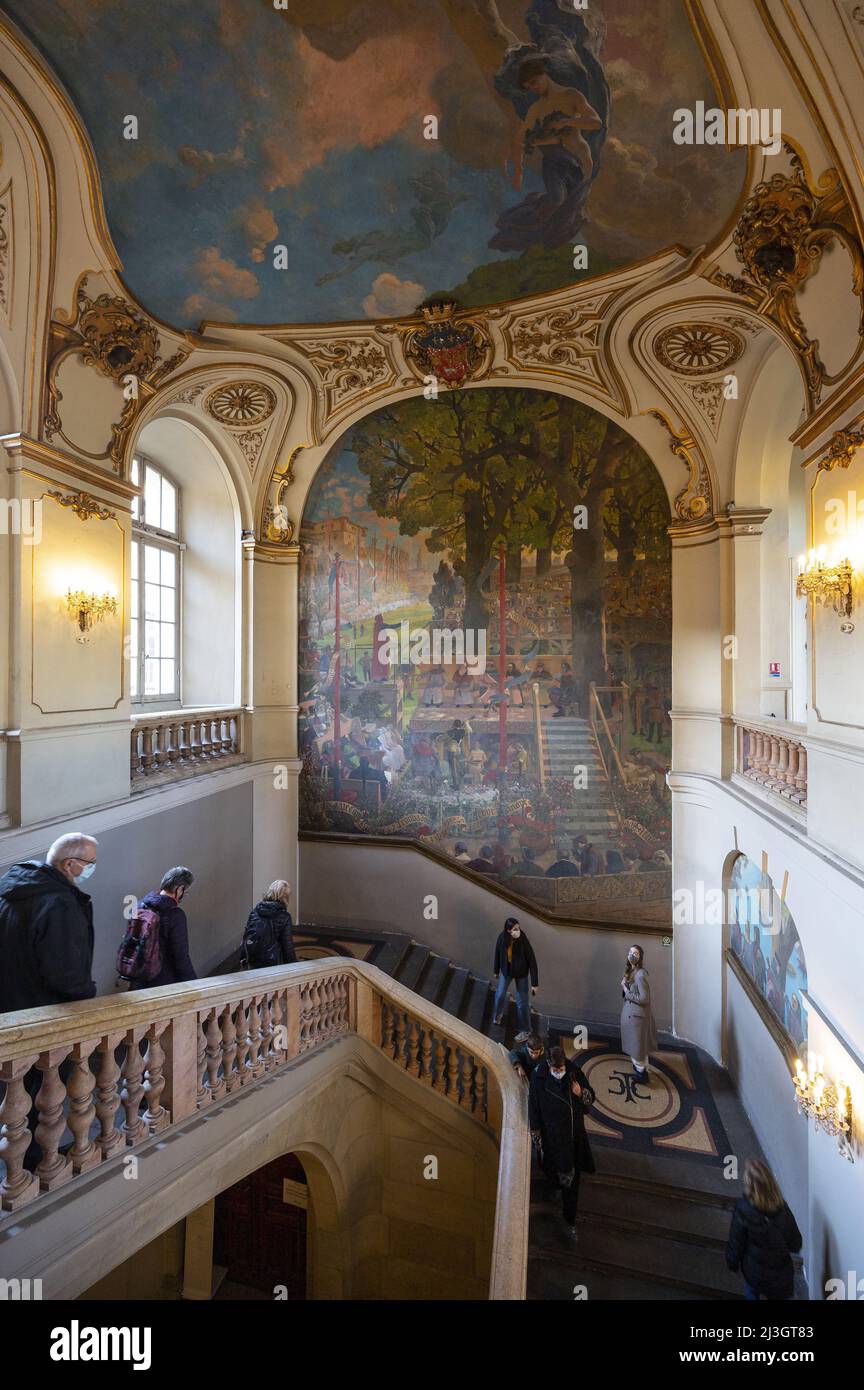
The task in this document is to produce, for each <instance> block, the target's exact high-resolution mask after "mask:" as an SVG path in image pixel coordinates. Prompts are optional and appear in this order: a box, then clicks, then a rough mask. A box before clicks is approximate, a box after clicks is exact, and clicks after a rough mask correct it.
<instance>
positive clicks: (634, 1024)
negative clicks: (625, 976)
mask: <svg viewBox="0 0 864 1390" xmlns="http://www.w3.org/2000/svg"><path fill="white" fill-rule="evenodd" d="M656 1049H657V1029H656V1028H655V1026H654V1015H653V1014H652V1012H651V986H650V985H649V983H648V971H647V970H645V969H644V968H643V967H642V966H641V965H640V967H639V969H638V970H634V972H633V974H632V975H631V977H630V983H629V985H628V986H627V987H626V989H625V990H624V1005H623V1008H622V1009H621V1050H622V1052H625V1053H626V1054H627V1056H628V1057H635V1058H636V1059H637V1061H640V1062H641V1061H642V1060H643V1059H644V1058H646V1057H647V1056H648V1055H649V1053H651V1052H655V1051H656Z"/></svg>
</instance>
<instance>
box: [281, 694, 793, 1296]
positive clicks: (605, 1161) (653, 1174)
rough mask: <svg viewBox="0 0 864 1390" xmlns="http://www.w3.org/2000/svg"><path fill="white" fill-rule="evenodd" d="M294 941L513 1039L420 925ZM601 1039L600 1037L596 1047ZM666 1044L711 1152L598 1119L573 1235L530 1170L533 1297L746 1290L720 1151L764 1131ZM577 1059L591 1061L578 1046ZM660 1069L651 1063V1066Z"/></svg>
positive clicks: (747, 1147)
mask: <svg viewBox="0 0 864 1390" xmlns="http://www.w3.org/2000/svg"><path fill="white" fill-rule="evenodd" d="M562 722H563V721H562ZM573 722H578V721H573ZM295 942H296V944H297V952H298V956H299V957H300V958H301V959H307V958H312V957H315V956H320V955H337V954H350V955H358V956H360V957H361V958H362V959H365V960H368V961H370V962H371V963H372V964H374V965H376V966H377V967H378V968H379V970H383V971H385V972H386V973H387V974H388V975H390V976H392V978H393V979H396V980H398V981H399V982H400V984H402V985H404V986H405V987H406V988H407V989H411V990H414V991H415V992H416V993H417V994H419V995H420V996H421V997H422V998H424V999H426V1000H428V1001H429V1002H430V1003H433V1004H437V1005H438V1007H439V1008H442V1009H445V1010H446V1011H447V1012H448V1013H452V1014H453V1015H454V1016H455V1017H456V1018H459V1019H461V1020H462V1022H463V1023H466V1024H468V1025H469V1026H470V1027H472V1028H476V1029H477V1030H478V1031H479V1032H481V1033H484V1034H485V1035H486V1036H487V1037H489V1038H492V1039H493V1041H496V1042H499V1043H502V1044H503V1045H504V1046H511V1045H512V1042H513V1039H514V1036H515V1033H516V1013H515V1004H514V1003H513V1001H512V1000H511V1001H508V1002H509V1008H508V1011H507V1012H506V1013H505V1017H504V1026H503V1027H498V1026H496V1025H495V1024H494V1023H493V1022H492V1003H493V997H494V994H493V987H492V982H491V980H489V979H488V978H485V977H483V976H480V975H475V974H473V973H472V972H471V971H470V970H468V969H466V968H465V967H464V966H461V965H459V964H457V963H456V962H455V961H452V960H449V959H448V958H447V957H446V956H441V955H438V954H437V953H436V952H434V951H432V950H430V948H429V947H428V946H425V945H424V944H423V943H421V942H419V941H416V940H415V939H414V938H413V937H410V936H407V935H402V934H399V933H395V932H376V931H374V930H371V929H370V930H353V929H348V928H344V927H341V926H339V925H336V924H329V925H327V926H324V925H301V924H298V925H297V926H296V928H295ZM533 1022H534V1027H535V1029H536V1030H537V1031H538V1032H539V1033H540V1034H541V1036H543V1037H544V1038H548V1039H550V1041H551V1042H557V1041H558V1040H559V1039H560V1041H561V1043H562V1044H563V1045H564V1046H565V1049H566V1050H567V1051H568V1053H569V1052H572V1050H573V1046H572V1038H573V1027H572V1023H571V1022H570V1021H567V1020H564V1019H559V1018H549V1017H547V1016H545V1015H543V1014H537V1013H535V1014H534V1016H533ZM589 1026H590V1025H589ZM607 1031H608V1030H607ZM592 1033H593V1030H592ZM604 1045H605V1044H604V1043H600V1044H599V1046H600V1047H601V1048H602V1047H603V1046H604ZM609 1045H610V1046H611V1047H612V1049H613V1050H614V1049H615V1048H616V1047H617V1046H619V1045H620V1044H619V1042H618V1040H617V1039H616V1038H611V1039H610V1042H609ZM659 1046H660V1052H659V1054H658V1056H659V1058H660V1060H661V1062H662V1059H663V1057H664V1055H666V1053H665V1050H666V1049H668V1057H669V1059H670V1061H671V1060H672V1059H674V1055H675V1053H676V1052H677V1053H678V1054H681V1056H682V1057H683V1056H684V1054H686V1059H688V1060H689V1066H690V1068H691V1069H693V1070H696V1071H698V1072H699V1079H700V1086H701V1088H702V1090H703V1093H704V1092H707V1095H706V1094H703V1095H702V1096H701V1097H700V1099H701V1100H702V1101H703V1103H706V1104H707V1106H708V1108H709V1109H710V1110H711V1111H712V1115H711V1126H710V1128H711V1131H712V1133H713V1137H714V1140H715V1144H714V1148H715V1153H714V1155H713V1156H710V1157H709V1156H708V1155H707V1154H706V1153H705V1152H704V1151H703V1152H701V1153H700V1152H699V1151H698V1150H695V1149H693V1148H692V1147H690V1148H689V1151H688V1144H687V1140H686V1131H687V1129H688V1128H692V1126H689V1125H685V1127H684V1129H683V1130H682V1140H683V1142H682V1143H681V1144H680V1145H679V1146H677V1147H669V1148H667V1149H664V1150H661V1151H660V1152H657V1153H650V1154H648V1153H646V1152H644V1151H643V1152H636V1151H633V1149H632V1148H628V1147H625V1145H624V1144H623V1143H622V1144H618V1145H616V1144H615V1143H614V1142H610V1141H608V1140H607V1141H605V1142H604V1140H603V1139H602V1138H601V1137H600V1136H599V1131H600V1130H601V1129H602V1126H601V1125H600V1124H598V1125H597V1126H596V1128H595V1130H593V1131H592V1143H593V1144H594V1156H595V1160H596V1162H597V1168H598V1172H597V1173H596V1174H595V1175H594V1176H592V1177H591V1178H589V1179H585V1180H584V1181H583V1183H582V1184H581V1188H580V1197H579V1217H578V1221H579V1225H578V1240H577V1242H576V1243H574V1241H573V1238H572V1237H571V1236H570V1235H569V1234H568V1233H567V1231H566V1229H565V1228H564V1225H563V1222H562V1220H561V1216H560V1199H559V1198H558V1196H557V1194H555V1195H554V1196H552V1195H550V1194H549V1193H547V1192H546V1191H545V1190H544V1182H543V1180H542V1178H541V1177H540V1176H539V1175H537V1176H535V1177H534V1178H533V1179H532V1191H531V1225H530V1236H529V1251H528V1298H529V1299H543V1300H547V1299H561V1300H567V1301H569V1302H572V1300H573V1298H574V1288H575V1287H576V1286H577V1285H584V1286H585V1288H586V1290H587V1291H588V1295H589V1297H590V1298H591V1299H595V1300H596V1299H616V1300H618V1299H621V1300H639V1301H642V1302H644V1301H645V1300H651V1299H664V1300H670V1299H671V1300H684V1299H686V1300H716V1299H735V1300H738V1299H741V1298H742V1297H743V1290H742V1284H741V1278H740V1276H739V1275H737V1274H732V1273H730V1272H729V1270H728V1269H727V1268H726V1261H725V1258H724V1251H725V1248H726V1241H727V1238H728V1233H729V1223H730V1220H731V1216H732V1208H733V1207H734V1204H735V1198H736V1195H737V1193H736V1191H734V1190H733V1191H730V1186H731V1185H730V1183H729V1182H728V1180H727V1179H726V1178H725V1176H724V1167H723V1154H724V1153H727V1152H728V1153H755V1154H758V1153H759V1146H758V1142H757V1140H756V1137H755V1134H754V1133H753V1130H752V1128H751V1127H750V1124H749V1121H748V1120H747V1117H746V1115H745V1114H744V1111H743V1108H742V1107H741V1104H740V1102H739V1101H738V1099H737V1097H736V1096H735V1095H734V1092H733V1090H732V1086H731V1082H730V1080H729V1077H728V1074H727V1073H726V1072H725V1071H723V1070H722V1069H721V1068H720V1067H718V1066H717V1064H716V1063H715V1062H714V1061H713V1060H712V1059H711V1058H710V1057H709V1056H708V1055H707V1054H706V1053H703V1052H701V1051H700V1050H699V1049H696V1048H691V1047H688V1046H687V1045H686V1044H681V1043H679V1042H677V1041H675V1040H666V1039H664V1038H663V1037H662V1036H661V1039H660V1044H659ZM589 1049H590V1040H589ZM688 1060H684V1061H681V1060H680V1058H679V1061H678V1063H677V1064H676V1065H675V1066H674V1067H673V1066H670V1065H667V1067H666V1068H665V1070H666V1071H667V1074H668V1072H670V1071H672V1072H673V1073H674V1071H675V1070H678V1068H679V1067H680V1068H681V1073H682V1075H686V1072H687V1069H688ZM580 1065H583V1066H586V1067H587V1066H589V1065H590V1064H589V1063H588V1062H586V1061H584V1060H583V1059H582V1058H580ZM658 1070H659V1068H655V1076H656V1073H657V1072H658ZM661 1083H662V1078H661V1077H660V1076H656V1079H655V1083H654V1084H655V1088H657V1089H658V1090H659V1089H662V1084H661ZM594 1084H595V1086H596V1084H597V1082H596V1078H595V1079H594ZM667 1084H668V1082H667ZM661 1099H662V1097H661ZM526 1122H527V1116H526ZM795 1265H796V1297H797V1298H799V1299H806V1298H807V1296H808V1295H807V1290H806V1286H805V1284H804V1281H803V1276H802V1273H801V1263H800V1258H796V1260H795Z"/></svg>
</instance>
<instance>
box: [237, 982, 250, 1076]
mask: <svg viewBox="0 0 864 1390" xmlns="http://www.w3.org/2000/svg"><path fill="white" fill-rule="evenodd" d="M237 1076H238V1079H239V1082H240V1085H241V1086H245V1085H246V1082H247V1081H248V1080H249V1020H248V1018H247V1015H246V1005H245V1004H244V1003H243V1002H242V1000H241V1002H240V1003H239V1004H238V1005H237Z"/></svg>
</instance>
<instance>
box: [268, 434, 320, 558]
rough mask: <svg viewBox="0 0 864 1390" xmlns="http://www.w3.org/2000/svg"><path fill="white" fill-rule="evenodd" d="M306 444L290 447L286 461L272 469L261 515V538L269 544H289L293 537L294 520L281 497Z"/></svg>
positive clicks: (291, 480)
mask: <svg viewBox="0 0 864 1390" xmlns="http://www.w3.org/2000/svg"><path fill="white" fill-rule="evenodd" d="M308 447H309V445H308V444H298V445H297V447H296V448H295V449H292V451H291V453H290V454H289V456H288V461H287V463H285V464H284V465H283V466H282V467H281V468H276V469H274V472H273V476H272V478H271V479H270V486H269V489H268V492H267V501H266V502H265V504H264V512H263V515H262V517H261V539H262V541H267V542H268V543H269V544H270V545H290V544H291V542H292V540H293V539H294V531H295V526H294V522H293V521H292V520H291V519H290V517H289V516H288V509H287V507H286V506H285V503H284V501H283V498H284V496H285V493H286V492H287V491H288V489H289V487H290V486H291V484H292V483H293V482H294V462H295V460H296V458H297V456H298V455H299V454H300V453H302V451H303V450H304V449H308Z"/></svg>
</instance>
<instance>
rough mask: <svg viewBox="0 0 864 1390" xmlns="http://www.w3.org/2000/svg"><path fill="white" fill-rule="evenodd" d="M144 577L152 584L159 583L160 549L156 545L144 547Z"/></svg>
mask: <svg viewBox="0 0 864 1390" xmlns="http://www.w3.org/2000/svg"><path fill="white" fill-rule="evenodd" d="M144 578H145V579H148V580H149V581H150V583H151V584H158V583H159V550H158V549H157V547H156V546H155V545H145V547H144Z"/></svg>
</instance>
